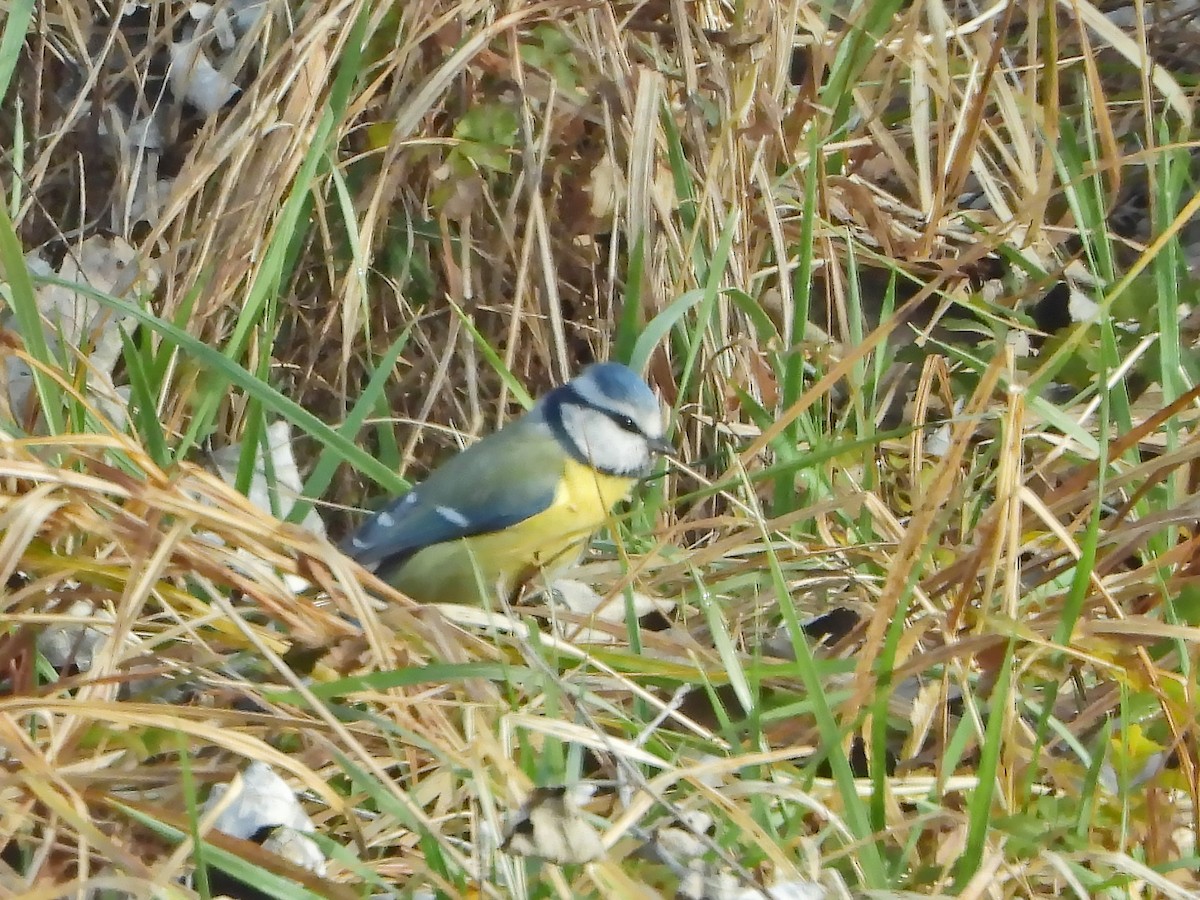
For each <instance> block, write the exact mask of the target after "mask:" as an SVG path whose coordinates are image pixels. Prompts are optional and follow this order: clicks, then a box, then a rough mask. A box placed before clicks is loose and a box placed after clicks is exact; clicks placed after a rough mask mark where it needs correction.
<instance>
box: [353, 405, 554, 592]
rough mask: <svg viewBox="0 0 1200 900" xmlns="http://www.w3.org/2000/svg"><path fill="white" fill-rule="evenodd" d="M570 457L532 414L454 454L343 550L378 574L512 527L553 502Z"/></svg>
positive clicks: (369, 522) (363, 528) (371, 520)
mask: <svg viewBox="0 0 1200 900" xmlns="http://www.w3.org/2000/svg"><path fill="white" fill-rule="evenodd" d="M564 459H565V454H564V451H563V449H562V447H560V446H559V444H558V442H557V441H556V440H555V439H554V436H553V434H551V432H550V430H549V429H548V428H547V427H546V425H545V424H544V423H543V422H542V421H541V419H540V418H539V417H537V416H536V415H527V416H525V417H523V418H521V419H518V420H517V421H515V422H513V423H511V424H510V425H508V426H507V427H505V428H503V429H501V430H500V431H497V432H496V433H494V434H491V435H489V436H488V437H486V438H484V439H483V440H481V441H479V442H478V443H476V444H473V445H472V446H470V447H468V448H467V449H466V450H464V451H463V452H462V453H459V454H458V455H457V456H453V457H451V458H450V459H448V460H447V461H446V462H445V463H443V464H442V465H441V466H439V467H438V468H437V469H435V470H434V471H433V472H432V473H431V474H430V476H429V477H428V478H427V479H426V480H425V481H423V482H421V483H420V484H419V485H417V486H416V487H415V488H413V489H412V490H411V491H409V492H408V493H407V494H405V495H404V496H403V497H401V498H400V499H398V500H395V501H394V502H392V503H390V504H388V505H387V506H386V507H384V508H383V509H382V510H380V511H379V512H377V513H375V514H374V515H373V516H371V517H370V518H369V519H367V521H366V522H364V523H363V524H362V525H361V526H360V527H359V529H358V530H357V531H355V532H353V533H352V534H351V535H350V536H349V537H348V538H346V539H345V540H344V541H343V542H342V544H341V549H342V552H343V553H345V554H346V555H347V556H350V557H351V558H353V559H355V560H357V561H358V562H359V563H360V564H362V565H363V566H365V567H367V568H370V569H374V570H376V571H377V572H379V573H380V574H381V575H382V574H385V572H386V571H391V570H395V569H396V567H397V566H400V565H402V564H403V563H404V562H405V560H407V559H409V558H410V557H411V556H413V555H414V554H415V553H417V552H418V551H420V550H423V549H424V548H426V547H431V546H433V545H434V544H442V543H445V542H447V541H454V540H459V539H460V538H466V537H472V536H473V535H477V534H488V533H489V532H493V531H501V530H503V529H505V528H510V527H512V526H513V525H516V524H517V523H519V522H523V521H524V520H525V519H528V518H530V517H531V516H535V515H537V514H538V513H540V512H542V511H543V510H545V509H546V508H547V507H549V506H550V504H551V503H553V502H554V496H555V492H556V491H557V489H558V485H559V482H560V481H561V478H562V472H563V465H564Z"/></svg>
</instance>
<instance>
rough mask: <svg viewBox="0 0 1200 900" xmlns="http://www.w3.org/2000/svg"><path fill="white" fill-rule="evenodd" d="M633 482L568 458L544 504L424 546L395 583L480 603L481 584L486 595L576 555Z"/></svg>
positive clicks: (427, 599) (434, 599) (421, 593)
mask: <svg viewBox="0 0 1200 900" xmlns="http://www.w3.org/2000/svg"><path fill="white" fill-rule="evenodd" d="M634 482H635V479H632V478H617V477H614V476H611V475H603V474H601V473H599V472H597V471H595V470H594V469H591V468H588V467H587V466H585V465H582V464H581V463H578V462H576V461H575V460H573V459H568V460H567V462H566V465H565V467H564V470H563V477H562V479H561V481H560V482H559V486H558V490H557V492H556V493H555V496H554V501H553V502H552V503H551V504H550V506H548V507H547V508H546V509H544V510H542V512H540V513H538V514H537V515H536V516H531V517H530V518H528V519H526V520H525V521H523V522H520V523H518V524H516V525H514V526H512V527H511V528H507V529H505V530H503V531H497V532H493V533H492V534H482V535H477V536H476V537H472V538H467V539H466V540H461V541H454V542H451V543H447V544H437V545H435V546H433V547H427V548H426V549H424V550H422V551H421V552H420V553H417V554H416V555H415V556H413V558H412V559H410V560H409V561H408V562H406V563H405V564H404V566H403V568H402V569H401V571H400V573H399V575H398V577H397V578H396V579H395V583H396V587H398V588H399V589H400V590H402V591H404V592H405V593H407V594H409V595H410V596H412V597H413V599H415V600H418V601H420V602H423V603H478V602H480V600H481V599H482V598H481V595H480V588H481V587H482V589H483V590H484V591H485V592H486V593H485V594H484V595H483V597H484V598H486V597H487V596H488V595H489V594H492V592H493V591H494V590H495V588H496V586H497V585H500V586H501V589H502V590H503V591H506V592H507V591H511V590H514V589H515V588H517V587H518V586H519V585H520V584H521V583H522V582H523V581H524V580H525V579H526V578H529V577H530V576H531V575H533V574H534V573H535V572H536V571H537V570H538V569H541V570H543V571H545V572H548V573H549V574H550V575H551V576H553V574H554V572H555V571H556V570H560V569H562V568H564V567H565V566H569V565H570V564H571V563H572V562H574V560H575V559H576V558H577V557H578V554H579V553H580V552H582V550H583V548H584V545H585V544H586V543H587V540H588V538H589V537H591V535H592V533H593V532H594V531H595V530H596V529H597V528H599V527H600V526H601V525H603V524H604V522H605V521H606V520H607V519H608V516H609V513H610V512H611V511H612V508H613V507H614V506H615V505H616V504H617V503H618V502H619V501H621V500H623V499H624V498H625V497H627V496H628V495H629V491H630V490H631V489H632V488H633V485H634ZM492 602H494V598H493V600H492Z"/></svg>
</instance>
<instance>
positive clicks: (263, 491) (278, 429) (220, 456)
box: [213, 419, 325, 537]
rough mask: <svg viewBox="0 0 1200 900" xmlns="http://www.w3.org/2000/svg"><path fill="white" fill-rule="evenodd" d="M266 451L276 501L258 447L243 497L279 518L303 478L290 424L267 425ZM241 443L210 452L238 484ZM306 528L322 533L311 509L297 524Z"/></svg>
mask: <svg viewBox="0 0 1200 900" xmlns="http://www.w3.org/2000/svg"><path fill="white" fill-rule="evenodd" d="M266 444H267V450H268V451H269V452H270V454H271V468H270V471H271V474H273V475H274V478H275V480H274V487H275V491H274V494H275V497H276V500H277V503H276V504H275V506H274V508H273V506H272V490H271V484H272V483H271V481H270V480H269V479H268V477H267V471H268V470H267V464H266V459H265V456H264V454H263V451H262V448H261V447H260V448H259V450H258V453H257V454H256V455H255V462H254V473H253V475H252V476H251V479H250V486H249V488H248V489H247V491H246V496H247V497H248V498H249V500H250V502H251V503H253V504H254V505H255V506H257V507H258V508H259V509H261V510H262V511H263V512H266V513H269V514H271V515H277V516H278V517H279V518H280V520H281V521H282V520H285V519H287V517H288V515H289V514H290V513H291V511H292V507H293V506H295V505H296V501H297V500H298V499H299V497H300V495H301V493H302V492H303V490H304V480H303V478H301V477H300V467H299V466H298V465H297V463H296V454H295V453H294V452H293V450H292V426H291V425H290V424H289V423H288V422H286V421H284V420H282V419H281V420H279V421H278V422H274V423H272V424H271V425H269V426H267V440H266ZM241 455H242V445H241V444H230V445H229V446H228V447H223V448H221V449H220V450H217V451H216V452H215V453H213V462H214V463H215V464H216V467H217V473H218V474H219V475H220V476H221V478H222V479H224V481H225V483H226V484H229V485H231V486H234V485H236V484H237V475H238V466H239V464H240V461H241ZM300 524H301V527H303V528H304V529H305V530H307V531H311V532H312V533H313V534H317V535H320V536H321V537H324V536H325V522H324V520H322V519H321V516H320V514H318V513H317V511H316V510H315V509H310V510H309V511H308V514H307V515H306V516H305V517H304V521H303V522H301V523H300Z"/></svg>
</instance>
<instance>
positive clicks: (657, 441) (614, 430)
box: [542, 363, 673, 478]
mask: <svg viewBox="0 0 1200 900" xmlns="http://www.w3.org/2000/svg"><path fill="white" fill-rule="evenodd" d="M542 409H543V413H544V415H545V417H546V421H547V422H548V423H549V425H550V427H551V428H552V429H553V430H554V433H555V436H556V437H557V438H558V439H559V440H560V441H562V443H563V445H564V446H565V447H566V448H567V450H568V452H570V453H571V455H572V456H574V457H575V458H576V459H578V460H579V461H580V462H582V463H585V464H587V465H589V466H591V467H592V468H593V469H596V470H598V471H600V472H603V473H604V474H606V475H615V476H618V477H624V478H643V477H645V476H646V475H649V474H650V472H651V471H652V469H653V468H654V460H655V457H657V456H659V455H661V454H664V453H670V452H671V451H672V449H673V448H672V447H671V445H670V444H669V443H667V442H666V440H664V438H663V414H662V406H661V405H660V404H659V402H658V399H657V398H656V397H655V396H654V394H653V392H652V391H651V390H650V388H649V387H648V386H647V385H646V382H645V381H643V380H642V379H641V378H640V377H639V376H638V375H637V374H636V373H635V372H634V371H633V370H632V369H629V368H627V367H626V366H623V365H621V364H620V363H596V364H595V365H592V366H588V367H587V368H586V369H584V370H583V372H581V373H580V374H579V375H578V376H576V377H575V378H573V379H572V380H571V381H568V382H567V383H566V384H564V385H563V386H562V387H560V388H556V389H555V390H553V391H551V392H550V393H549V394H547V395H546V396H545V398H543V400H542Z"/></svg>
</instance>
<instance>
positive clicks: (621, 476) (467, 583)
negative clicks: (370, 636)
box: [341, 362, 673, 605]
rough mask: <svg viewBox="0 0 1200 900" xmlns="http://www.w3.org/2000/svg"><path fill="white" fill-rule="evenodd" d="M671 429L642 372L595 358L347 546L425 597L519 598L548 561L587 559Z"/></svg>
mask: <svg viewBox="0 0 1200 900" xmlns="http://www.w3.org/2000/svg"><path fill="white" fill-rule="evenodd" d="M664 432H665V429H664V423H663V411H662V406H661V405H660V404H659V401H658V399H657V398H656V397H655V395H654V393H653V391H651V389H650V387H649V386H648V385H647V384H646V382H645V381H644V380H643V379H642V378H641V376H639V375H638V374H636V373H635V372H634V371H633V370H632V369H630V368H628V367H627V366H625V365H622V364H621V363H616V362H602V363H594V364H592V365H590V366H588V367H587V368H585V369H584V370H583V371H582V372H580V373H579V375H577V376H576V377H575V378H573V379H571V380H570V381H568V382H566V383H565V384H562V385H560V386H559V387H557V388H555V389H553V390H551V391H550V392H549V393H547V394H546V395H545V396H543V397H542V398H541V399H540V400H539V401H538V402H537V403H535V404H534V405H533V407H532V408H531V409H530V410H529V411H528V412H526V413H525V414H524V415H522V416H521V417H520V418H517V419H514V420H513V421H511V422H509V423H508V424H507V425H505V426H504V427H503V428H501V429H500V430H499V431H496V432H493V433H492V434H490V435H488V436H487V437H484V438H483V439H482V440H480V441H479V442H477V443H475V444H472V445H471V446H469V447H467V448H466V449H465V450H463V451H461V452H460V453H458V454H457V455H455V456H452V457H450V458H449V459H447V460H446V461H445V462H444V463H442V464H441V465H439V466H438V467H436V468H435V469H434V470H433V471H432V472H431V473H430V474H429V476H428V477H427V478H426V479H425V480H424V481H422V482H421V483H420V484H418V485H416V486H415V487H413V488H412V489H411V490H410V491H409V492H408V493H407V494H404V495H402V496H401V497H400V498H398V499H396V500H394V501H393V502H391V503H389V504H387V505H386V506H384V507H383V508H382V509H381V510H379V511H378V512H376V513H375V514H374V515H372V516H370V517H368V518H367V519H366V521H364V522H363V524H362V525H361V526H360V527H359V528H358V529H357V530H356V531H354V532H353V533H351V534H350V535H349V536H348V537H347V538H345V540H343V542H342V544H341V549H342V551H343V552H344V553H345V554H346V555H347V556H349V557H351V558H352V559H354V560H355V561H356V562H358V563H359V564H360V565H362V566H363V567H365V568H367V569H369V570H371V571H373V572H374V573H375V574H376V575H378V576H379V577H380V578H381V579H383V580H384V581H386V582H388V583H389V584H391V585H392V586H393V587H395V588H397V589H398V590H400V591H401V592H402V593H404V594H407V595H408V596H409V597H411V598H412V599H413V600H416V601H417V602H419V603H474V604H476V605H488V604H489V601H491V602H494V601H495V599H496V598H502V599H503V600H505V601H509V600H512V599H514V598H515V597H516V596H517V594H518V592H519V591H520V589H521V588H522V587H523V586H525V585H526V584H528V583H529V582H530V580H531V579H532V578H533V577H534V576H535V575H536V574H537V573H538V572H539V571H541V572H543V573H546V574H547V575H549V576H550V577H551V578H552V577H553V576H554V574H555V573H557V572H559V571H561V570H562V569H564V568H566V567H568V566H570V564H571V563H572V562H574V561H575V560H577V559H578V558H579V556H580V555H581V554H582V552H583V550H584V548H585V546H586V544H587V542H588V540H589V539H590V537H591V535H592V534H593V532H595V531H596V529H598V528H599V527H600V526H601V525H603V524H604V523H605V521H607V519H608V517H609V515H610V513H611V512H612V509H613V507H614V506H615V505H616V504H617V503H619V502H620V501H621V500H623V499H625V498H627V497H628V496H629V494H630V492H631V491H632V489H633V487H634V485H635V484H636V483H637V482H638V481H639V480H641V479H643V478H645V477H646V476H648V475H650V474H651V473H652V472H653V470H654V467H655V465H656V462H657V460H658V458H659V457H661V456H664V455H670V454H671V453H672V449H673V448H672V446H671V444H670V443H669V442H668V441H667V440H666V438H665V437H664ZM493 591H495V592H496V593H495V594H493V593H492V592H493Z"/></svg>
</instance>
